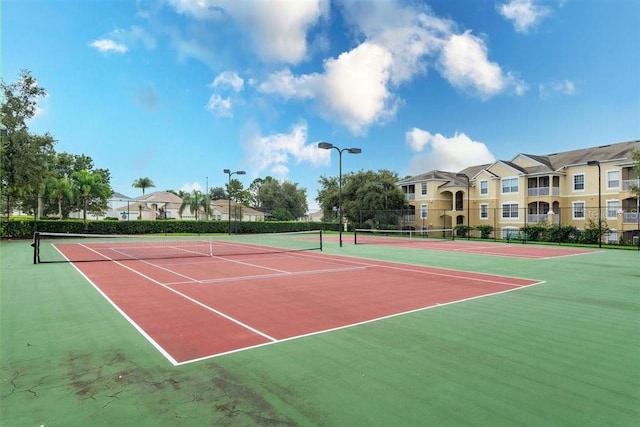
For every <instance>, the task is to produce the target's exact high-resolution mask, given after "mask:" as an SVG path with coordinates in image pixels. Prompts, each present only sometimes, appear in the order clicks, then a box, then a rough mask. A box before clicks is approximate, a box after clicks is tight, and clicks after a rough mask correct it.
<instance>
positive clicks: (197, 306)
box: [58, 245, 539, 365]
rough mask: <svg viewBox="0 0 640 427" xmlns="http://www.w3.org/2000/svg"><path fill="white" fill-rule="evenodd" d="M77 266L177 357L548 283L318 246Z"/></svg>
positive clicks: (189, 358) (179, 360)
mask: <svg viewBox="0 0 640 427" xmlns="http://www.w3.org/2000/svg"><path fill="white" fill-rule="evenodd" d="M58 249H59V250H60V251H61V252H63V253H64V254H65V255H68V256H69V257H73V255H74V254H73V253H72V252H73V251H76V250H86V249H85V245H82V246H81V245H60V246H59V248H58ZM74 265H75V267H76V268H77V269H78V270H79V271H80V272H81V273H82V274H83V275H84V276H85V277H86V278H87V279H88V280H89V281H90V282H91V283H92V284H93V285H94V286H95V287H96V288H97V289H98V290H99V291H100V292H101V293H102V294H103V295H104V296H105V297H106V298H107V299H108V300H109V301H110V302H111V303H112V304H113V306H114V307H115V308H116V309H117V310H118V311H120V312H121V313H122V314H123V315H124V316H125V317H126V318H127V319H128V320H129V321H130V322H131V323H132V324H133V325H134V326H135V327H136V328H137V329H138V330H139V331H140V332H141V333H142V334H143V335H144V336H145V337H146V338H147V339H148V340H149V341H150V342H151V343H152V344H153V345H154V346H155V347H156V348H157V349H158V350H159V351H160V352H162V354H163V355H164V356H165V357H166V358H167V359H168V360H169V361H170V362H171V363H173V364H174V365H179V364H183V363H188V362H193V361H197V360H202V359H205V358H209V357H213V356H218V355H222V354H226V353H230V352H235V351H239V350H242V349H247V348H252V347H256V346H262V345H267V344H272V343H276V342H279V341H283V340H290V339H294V338H299V337H302V336H306V335H311V334H316V333H321V332H327V331H331V330H335V329H340V328H345V327H350V326H354V325H358V324H362V323H366V322H371V321H375V320H379V319H382V318H386V317H391V316H397V315H400V314H404V313H409V312H412V311H417V310H424V309H427V308H430V307H435V306H439V305H444V304H451V303H455V302H460V301H465V300H469V299H474V298H479V297H483V296H487V295H493V294H498V293H503V292H508V291H512V290H516V289H520V288H522V287H526V286H531V285H534V284H537V283H539V282H537V281H534V280H528V279H521V278H514V277H503V276H494V275H487V274H477V273H468V272H462V271H456V270H447V269H438V268H427V267H419V266H413V265H404V264H397V263H388V262H380V261H368V260H362V259H356V258H346V257H338V256H331V255H326V254H323V253H316V252H292V253H282V254H259V255H243V256H236V257H228V258H227V257H203V258H182V259H165V260H154V261H153V262H151V261H143V260H127V261H104V262H86V263H77V264H74Z"/></svg>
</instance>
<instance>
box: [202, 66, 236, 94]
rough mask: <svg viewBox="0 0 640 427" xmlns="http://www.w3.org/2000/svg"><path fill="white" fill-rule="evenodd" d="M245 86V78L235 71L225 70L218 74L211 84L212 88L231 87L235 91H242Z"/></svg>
mask: <svg viewBox="0 0 640 427" xmlns="http://www.w3.org/2000/svg"><path fill="white" fill-rule="evenodd" d="M243 86H244V80H243V79H242V78H241V77H240V76H239V75H238V74H237V73H235V72H233V71H223V72H222V73H220V74H218V75H217V76H216V78H215V79H213V83H211V84H210V85H209V87H212V88H220V87H222V88H230V89H231V90H233V91H234V92H240V91H241V90H242V88H243Z"/></svg>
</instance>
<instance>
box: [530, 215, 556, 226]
mask: <svg viewBox="0 0 640 427" xmlns="http://www.w3.org/2000/svg"><path fill="white" fill-rule="evenodd" d="M550 217H551V223H552V224H558V223H560V215H559V214H551V215H549V214H527V222H528V223H533V222H535V223H541V222H542V223H545V224H546V223H548V222H549V218H550Z"/></svg>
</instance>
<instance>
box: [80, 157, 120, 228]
mask: <svg viewBox="0 0 640 427" xmlns="http://www.w3.org/2000/svg"><path fill="white" fill-rule="evenodd" d="M71 179H72V185H73V189H74V194H75V195H76V196H75V197H76V199H77V200H80V201H81V204H82V218H83V220H84V221H86V220H87V212H88V211H89V210H91V211H92V212H95V213H100V212H103V211H104V210H105V209H106V203H107V200H108V199H109V197H111V194H113V191H112V190H111V186H110V185H109V184H108V183H105V182H104V178H103V176H102V175H101V174H100V173H96V172H93V173H91V172H89V171H88V170H86V169H83V170H81V171H76V172H74V173H73V174H72V175H71Z"/></svg>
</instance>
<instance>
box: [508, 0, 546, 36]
mask: <svg viewBox="0 0 640 427" xmlns="http://www.w3.org/2000/svg"><path fill="white" fill-rule="evenodd" d="M497 8H498V13H500V15H502V16H503V17H505V18H506V19H508V20H509V21H511V22H512V23H513V26H514V27H515V29H516V31H517V32H519V33H527V32H529V30H530V29H531V28H533V27H535V26H536V25H538V24H539V23H540V21H542V19H543V18H545V17H546V16H548V15H549V14H550V13H551V10H550V9H549V8H548V7H545V6H541V5H538V4H536V1H535V0H511V1H509V2H507V3H504V4H501V5H499V6H498V7H497Z"/></svg>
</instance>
